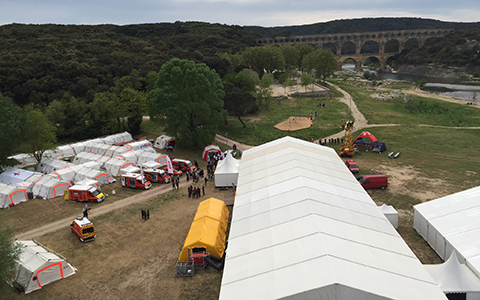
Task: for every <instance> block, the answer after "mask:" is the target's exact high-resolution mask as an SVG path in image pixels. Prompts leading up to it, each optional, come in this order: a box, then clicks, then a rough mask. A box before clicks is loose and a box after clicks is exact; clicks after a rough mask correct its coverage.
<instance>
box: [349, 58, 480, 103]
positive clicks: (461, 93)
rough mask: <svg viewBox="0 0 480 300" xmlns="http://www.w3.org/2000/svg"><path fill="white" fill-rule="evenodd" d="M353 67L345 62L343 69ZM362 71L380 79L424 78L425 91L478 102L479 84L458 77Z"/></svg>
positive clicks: (479, 98)
mask: <svg viewBox="0 0 480 300" xmlns="http://www.w3.org/2000/svg"><path fill="white" fill-rule="evenodd" d="M354 67H355V66H354V65H348V64H345V65H344V66H343V69H347V70H348V69H350V70H351V69H353V68H354ZM364 71H369V72H371V73H374V74H376V75H377V77H378V78H380V79H392V80H407V81H412V82H415V81H418V80H421V79H425V80H426V81H427V83H426V84H425V85H424V87H423V88H422V89H423V90H425V91H428V92H431V93H436V94H442V95H446V96H451V97H455V98H459V99H463V100H465V101H466V102H475V103H480V86H479V85H470V84H468V83H465V82H464V81H462V79H460V78H437V77H425V76H417V75H408V74H398V73H384V72H376V71H373V70H369V69H364Z"/></svg>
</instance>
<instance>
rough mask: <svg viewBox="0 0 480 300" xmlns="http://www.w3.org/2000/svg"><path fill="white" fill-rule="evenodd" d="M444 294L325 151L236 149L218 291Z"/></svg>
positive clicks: (305, 146)
mask: <svg viewBox="0 0 480 300" xmlns="http://www.w3.org/2000/svg"><path fill="white" fill-rule="evenodd" d="M227 299H228V300H235V299H322V300H324V299H325V300H330V299H335V300H340V299H446V297H445V295H444V294H443V292H442V291H441V290H440V288H439V287H438V285H437V284H436V282H435V281H434V280H433V279H432V277H431V276H430V275H429V274H428V272H427V271H426V270H425V268H423V266H422V265H421V263H420V262H419V261H418V259H417V258H416V257H415V255H414V254H413V253H412V251H411V250H410V249H409V247H408V246H407V245H406V244H405V242H404V241H403V239H402V238H401V237H400V236H399V234H398V233H397V232H396V231H395V230H394V229H393V227H392V226H391V225H390V224H389V222H388V220H387V219H386V218H385V216H384V215H383V214H382V213H381V212H380V210H379V209H378V208H377V206H376V205H375V203H374V202H373V201H372V199H371V198H370V197H369V196H368V194H367V193H366V192H365V190H364V189H363V188H362V187H361V186H360V184H359V183H358V182H357V180H356V179H355V177H354V176H353V175H352V174H351V172H350V171H349V170H348V169H347V167H346V166H345V164H344V163H343V161H342V160H341V159H340V158H339V157H338V155H337V154H336V153H335V151H334V150H333V149H331V148H329V147H324V146H320V145H316V144H313V143H309V142H305V141H301V140H298V139H294V138H291V137H285V138H282V139H279V140H276V141H273V142H270V143H266V144H264V145H261V146H258V147H255V148H252V149H249V150H246V151H245V152H244V153H243V156H242V161H241V164H240V173H239V178H238V188H237V196H236V198H235V206H234V210H233V218H232V223H231V230H230V237H229V246H228V250H227V257H226V261H225V269H224V271H223V278H222V286H221V290H220V300H227Z"/></svg>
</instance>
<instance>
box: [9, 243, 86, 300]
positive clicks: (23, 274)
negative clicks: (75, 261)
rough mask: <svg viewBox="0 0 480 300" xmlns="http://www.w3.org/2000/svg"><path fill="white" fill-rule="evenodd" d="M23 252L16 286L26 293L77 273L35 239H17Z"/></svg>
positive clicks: (61, 258)
mask: <svg viewBox="0 0 480 300" xmlns="http://www.w3.org/2000/svg"><path fill="white" fill-rule="evenodd" d="M16 243H19V244H20V246H21V250H22V253H21V254H20V258H19V259H18V261H17V273H16V274H15V282H14V286H15V287H17V288H18V289H20V290H21V291H22V292H24V293H25V294H28V293H30V292H33V291H35V290H39V289H41V288H42V286H44V285H46V284H49V283H51V282H54V281H57V280H60V279H62V278H65V277H68V276H70V275H73V274H75V272H76V271H77V269H75V267H73V266H72V265H71V264H69V263H67V262H66V261H65V258H64V257H60V256H58V255H57V254H55V253H53V251H51V250H49V249H47V248H46V247H42V246H40V245H38V244H37V243H35V242H34V241H17V242H16Z"/></svg>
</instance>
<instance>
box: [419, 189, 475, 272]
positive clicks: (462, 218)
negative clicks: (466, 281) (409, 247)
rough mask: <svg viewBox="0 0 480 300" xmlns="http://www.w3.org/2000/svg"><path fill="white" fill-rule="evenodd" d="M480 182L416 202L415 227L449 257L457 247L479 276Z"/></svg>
mask: <svg viewBox="0 0 480 300" xmlns="http://www.w3.org/2000/svg"><path fill="white" fill-rule="evenodd" d="M479 199H480V186H478V187H475V188H471V189H468V190H465V191H462V192H459V193H455V194H452V195H448V196H445V197H441V198H438V199H435V200H431V201H429V202H425V203H421V204H417V205H415V206H414V207H413V209H414V228H415V229H416V230H417V231H418V232H419V233H420V235H421V236H422V237H423V238H424V239H425V240H427V242H428V243H429V244H430V245H431V246H432V248H434V250H435V251H436V252H437V253H438V255H439V256H440V257H441V258H443V259H444V260H446V259H447V258H448V257H449V256H450V254H451V253H452V251H454V250H456V252H457V255H458V258H459V259H460V261H462V262H465V264H466V265H467V266H469V267H470V268H471V269H472V271H473V272H474V273H475V274H477V276H480V243H478V237H479V236H480V201H479Z"/></svg>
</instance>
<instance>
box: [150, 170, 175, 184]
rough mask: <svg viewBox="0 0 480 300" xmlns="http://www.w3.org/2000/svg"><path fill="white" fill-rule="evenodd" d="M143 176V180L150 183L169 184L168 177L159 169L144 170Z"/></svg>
mask: <svg viewBox="0 0 480 300" xmlns="http://www.w3.org/2000/svg"><path fill="white" fill-rule="evenodd" d="M143 175H144V176H145V178H146V179H147V180H149V181H151V182H159V183H168V182H170V175H168V174H167V173H165V171H164V170H161V169H144V170H143Z"/></svg>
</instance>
